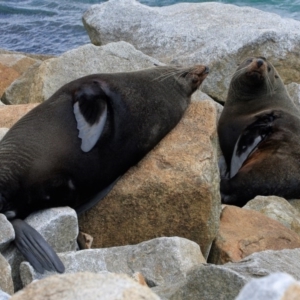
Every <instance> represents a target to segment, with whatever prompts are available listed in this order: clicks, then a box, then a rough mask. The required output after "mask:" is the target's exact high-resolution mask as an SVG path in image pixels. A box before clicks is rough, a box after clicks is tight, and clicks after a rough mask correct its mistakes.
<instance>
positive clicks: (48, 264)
mask: <svg viewBox="0 0 300 300" xmlns="http://www.w3.org/2000/svg"><path fill="white" fill-rule="evenodd" d="M11 224H12V226H13V228H14V230H15V245H16V247H17V248H18V249H19V251H20V252H21V253H22V254H23V256H24V257H25V259H26V260H28V261H29V262H30V264H31V265H32V266H33V268H34V269H35V270H36V271H37V272H39V273H41V274H42V273H44V270H47V271H56V272H58V273H63V272H64V271H65V267H64V265H63V263H62V262H61V260H60V259H59V257H58V256H57V254H56V253H55V252H54V250H53V249H52V248H51V246H50V245H49V244H48V243H47V242H46V241H45V240H44V238H43V237H42V236H41V235H40V234H39V233H38V232H37V231H36V230H35V229H34V228H32V227H31V226H30V225H28V224H27V223H26V222H24V221H23V220H20V219H15V220H13V221H11Z"/></svg>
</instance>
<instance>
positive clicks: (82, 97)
mask: <svg viewBox="0 0 300 300" xmlns="http://www.w3.org/2000/svg"><path fill="white" fill-rule="evenodd" d="M108 99H109V98H108V96H107V95H106V94H105V93H104V91H103V90H102V88H101V86H100V83H99V82H98V81H96V80H94V81H92V82H91V83H89V84H85V85H83V86H81V87H80V88H79V89H78V90H77V91H76V92H75V94H74V97H73V101H74V104H73V112H74V115H75V119H76V122H77V129H78V130H79V135H78V136H79V138H81V149H82V151H84V152H89V151H90V150H92V148H93V147H94V146H95V144H96V143H97V142H98V140H99V138H100V136H101V134H102V132H103V129H104V125H105V123H106V117H107V101H108Z"/></svg>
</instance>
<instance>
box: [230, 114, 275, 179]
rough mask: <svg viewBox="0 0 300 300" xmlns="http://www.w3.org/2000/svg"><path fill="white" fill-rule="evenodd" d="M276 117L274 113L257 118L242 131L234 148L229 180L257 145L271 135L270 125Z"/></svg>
mask: <svg viewBox="0 0 300 300" xmlns="http://www.w3.org/2000/svg"><path fill="white" fill-rule="evenodd" d="M276 117H277V116H275V114H274V113H269V114H263V115H260V116H257V120H256V121H255V122H253V123H252V124H250V125H249V126H247V127H246V128H245V129H244V131H243V132H242V134H241V135H240V136H239V138H238V140H237V142H236V144H235V146H234V150H233V154H232V158H231V164H230V178H232V177H233V176H235V175H236V174H237V172H238V171H239V169H240V168H241V167H242V165H243V163H244V162H245V161H246V159H247V158H248V157H249V155H250V154H252V153H253V152H254V151H255V150H257V148H258V145H259V144H260V143H261V142H262V141H264V140H265V139H266V137H267V136H268V135H270V134H271V133H272V131H273V129H272V125H273V121H274V120H275V118H276Z"/></svg>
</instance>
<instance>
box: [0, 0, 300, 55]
mask: <svg viewBox="0 0 300 300" xmlns="http://www.w3.org/2000/svg"><path fill="white" fill-rule="evenodd" d="M104 1H105V0H102V1H101V0H63V1H62V0H0V48H1V49H7V50H14V51H22V52H27V53H41V54H56V55H58V54H61V53H63V52H65V51H67V50H70V49H73V48H76V47H78V46H80V45H83V44H86V43H89V37H88V35H87V33H86V31H85V29H84V27H83V25H82V22H81V17H82V14H83V13H84V12H85V11H86V10H87V9H88V8H89V7H90V6H91V5H92V4H96V3H101V2H104ZM140 2H141V3H143V4H146V5H149V6H164V5H172V4H175V3H179V2H194V3H200V2H207V1H201V0H181V1H175V0H140ZM215 2H222V3H231V4H236V5H239V6H252V7H255V8H258V9H261V10H264V11H269V12H274V13H277V14H279V15H281V16H282V17H287V18H293V19H296V20H299V21H300V0H268V1H262V0H245V1H239V0H224V1H221V0H220V1H215Z"/></svg>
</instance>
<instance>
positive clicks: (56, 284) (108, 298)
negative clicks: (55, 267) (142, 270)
mask: <svg viewBox="0 0 300 300" xmlns="http://www.w3.org/2000/svg"><path fill="white" fill-rule="evenodd" d="M19 299H20V300H21V299H22V300H45V299H47V300H75V299H84V300H97V299H99V300H159V297H158V296H157V295H155V294H154V293H153V292H152V291H151V290H150V289H149V288H148V287H145V286H142V285H140V284H138V283H137V282H135V281H134V280H132V279H131V278H129V277H128V276H126V275H123V274H93V273H87V272H86V273H76V274H64V275H54V276H51V277H48V278H45V279H43V280H39V281H36V282H33V283H32V284H30V285H28V286H27V287H25V288H24V289H23V290H22V291H20V292H18V293H16V294H15V295H13V296H12V298H11V300H19Z"/></svg>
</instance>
